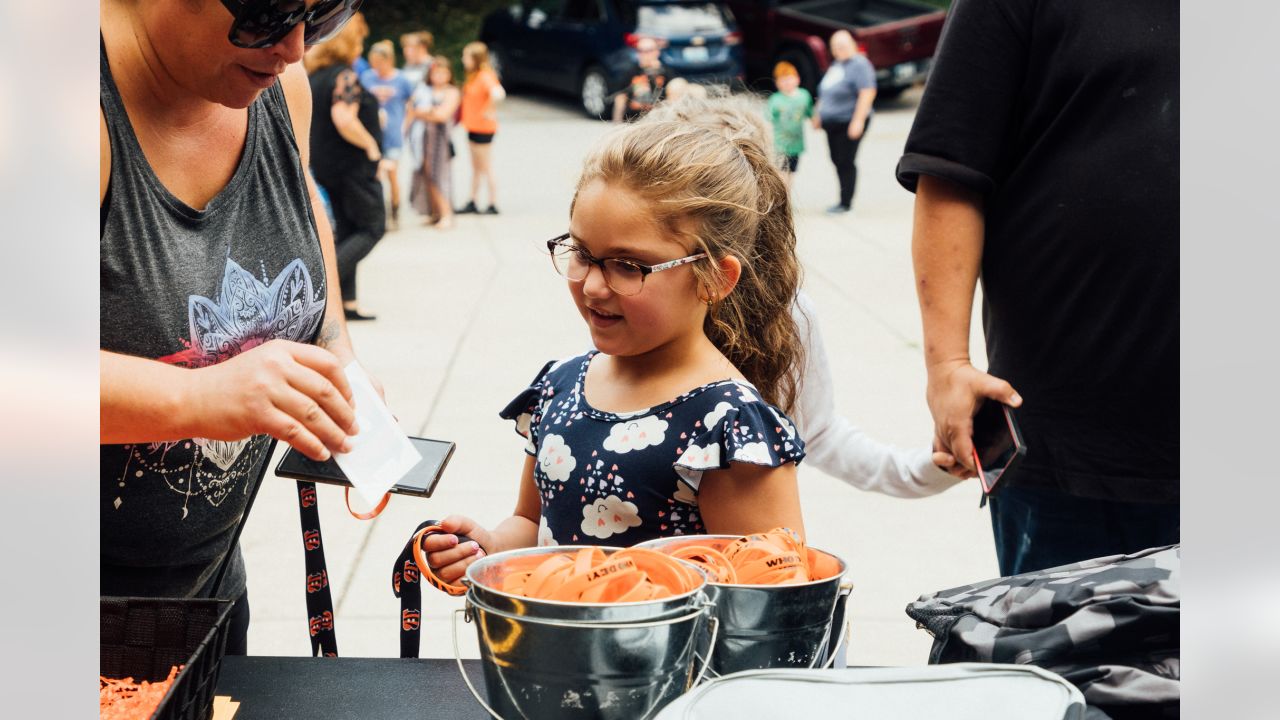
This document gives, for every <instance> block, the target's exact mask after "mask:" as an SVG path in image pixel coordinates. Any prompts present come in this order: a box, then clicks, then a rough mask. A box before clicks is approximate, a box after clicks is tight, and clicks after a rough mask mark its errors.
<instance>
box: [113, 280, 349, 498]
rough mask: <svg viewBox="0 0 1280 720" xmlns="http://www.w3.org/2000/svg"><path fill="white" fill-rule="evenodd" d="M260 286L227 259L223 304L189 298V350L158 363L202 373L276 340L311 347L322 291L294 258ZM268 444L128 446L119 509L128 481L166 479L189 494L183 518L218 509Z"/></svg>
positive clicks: (258, 439)
mask: <svg viewBox="0 0 1280 720" xmlns="http://www.w3.org/2000/svg"><path fill="white" fill-rule="evenodd" d="M263 275H264V277H263V279H262V280H259V279H258V278H256V277H254V276H253V275H251V274H250V273H249V272H248V271H246V270H244V269H243V268H242V267H240V265H239V264H237V263H236V262H235V261H234V260H232V259H230V258H227V264H226V268H225V269H224V271H223V276H222V286H221V288H220V290H219V293H218V297H217V298H206V297H201V296H199V295H192V296H190V297H189V298H188V300H187V314H188V317H189V321H190V337H189V338H179V342H181V343H182V345H183V346H184V347H185V348H186V349H185V350H182V351H179V352H176V353H173V354H171V355H167V356H165V357H161V358H158V359H159V360H160V361H161V362H165V363H169V364H170V365H177V366H180V367H186V368H193V369H194V368H202V367H207V366H209V365H214V364H216V363H219V362H222V361H225V360H227V359H230V358H232V357H234V356H236V355H239V354H240V353H242V352H245V351H246V350H251V349H253V348H255V347H257V346H259V345H261V344H263V343H265V342H267V341H269V340H272V339H274V338H284V339H289V340H295V341H299V342H305V341H306V340H307V339H309V338H311V337H312V336H314V335H315V332H316V329H317V328H318V327H319V324H320V320H321V318H322V316H323V314H324V293H323V292H320V291H317V290H316V288H315V287H314V286H313V285H312V282H311V274H310V273H309V272H308V271H307V267H306V265H305V264H304V263H303V261H302V260H301V259H295V260H293V261H292V262H291V263H289V265H288V266H286V267H285V269H284V270H283V271H281V272H280V274H279V275H277V276H276V277H275V279H274V280H269V279H267V278H266V274H265V272H264V273H263ZM267 445H268V437H267V436H265V435H255V436H253V437H250V438H245V439H242V440H236V441H232V442H229V441H225V440H209V439H205V438H190V439H186V440H177V441H172V442H156V443H147V444H133V445H125V446H124V449H125V450H126V451H127V453H128V457H127V459H126V461H125V465H124V470H123V471H122V473H121V475H120V479H119V483H118V486H117V496H116V499H115V501H114V502H113V505H114V506H115V508H116V509H117V510H119V509H120V508H121V507H123V506H124V505H125V503H126V501H127V497H126V496H127V494H128V484H129V483H130V482H134V481H137V482H153V481H155V480H157V479H158V480H162V481H163V482H164V483H165V486H166V487H168V488H169V490H171V491H173V492H175V493H178V494H180V495H184V496H185V498H184V502H183V505H182V517H183V518H184V519H185V518H186V517H187V514H188V510H189V505H190V502H191V499H192V497H195V498H197V499H203V500H205V501H207V502H208V503H209V504H210V505H212V506H214V507H217V506H218V505H221V504H222V501H223V500H225V499H226V497H227V496H228V495H229V494H230V493H231V492H232V491H233V490H235V489H236V488H237V486H239V487H240V490H241V492H248V489H249V488H248V485H249V483H247V482H245V483H241V482H240V481H241V480H242V479H243V478H245V477H247V476H249V475H250V474H251V473H252V472H253V470H254V469H255V468H257V467H258V463H259V462H260V461H261V460H262V459H263V458H262V455H263V453H264V452H265V450H266V448H267Z"/></svg>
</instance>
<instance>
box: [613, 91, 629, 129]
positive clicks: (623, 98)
mask: <svg viewBox="0 0 1280 720" xmlns="http://www.w3.org/2000/svg"><path fill="white" fill-rule="evenodd" d="M626 106H627V94H626V93H618V94H617V95H614V96H613V121H614V122H616V123H620V122H622V111H623V109H625V108H626Z"/></svg>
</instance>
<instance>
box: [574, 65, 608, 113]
mask: <svg viewBox="0 0 1280 720" xmlns="http://www.w3.org/2000/svg"><path fill="white" fill-rule="evenodd" d="M578 99H579V100H580V102H581V103H582V111H583V112H585V113H586V114H587V115H589V116H591V117H593V118H602V117H604V115H605V111H606V110H608V105H609V80H608V78H606V77H605V74H604V70H601V69H600V67H599V66H598V65H592V66H591V67H589V68H587V69H586V72H584V73H582V84H581V85H579V87H578Z"/></svg>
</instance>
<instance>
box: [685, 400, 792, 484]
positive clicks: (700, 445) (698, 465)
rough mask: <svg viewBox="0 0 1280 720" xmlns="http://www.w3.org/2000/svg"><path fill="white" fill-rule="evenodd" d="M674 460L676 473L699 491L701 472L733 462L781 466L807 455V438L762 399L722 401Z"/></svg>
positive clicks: (726, 467)
mask: <svg viewBox="0 0 1280 720" xmlns="http://www.w3.org/2000/svg"><path fill="white" fill-rule="evenodd" d="M702 427H703V428H705V429H704V430H703V431H702V432H701V433H699V434H697V435H695V436H693V437H692V438H691V439H690V440H689V444H688V445H687V446H686V447H685V448H684V451H683V452H682V453H681V454H680V458H679V459H678V460H676V461H675V463H674V467H675V471H676V473H677V474H679V475H680V477H681V478H683V479H684V480H685V482H687V483H688V484H689V486H690V487H692V488H693V490H694V491H697V489H698V485H699V484H700V483H701V482H702V473H703V472H705V471H707V470H725V469H728V468H729V466H730V464H731V463H750V464H752V465H763V466H766V467H779V466H781V465H784V464H786V463H789V462H791V463H797V464H799V462H800V461H801V460H802V459H803V458H804V441H803V440H802V439H801V438H800V436H799V435H798V434H797V433H796V429H795V424H794V423H792V422H791V419H790V418H789V417H787V415H786V413H783V412H782V411H781V410H778V409H777V408H775V407H773V406H772V405H770V404H768V403H766V402H763V401H752V402H743V403H741V404H737V405H734V404H731V403H727V402H722V403H720V404H719V405H717V406H716V407H715V408H714V409H713V410H711V411H710V412H708V413H707V414H706V416H705V417H704V418H703V420H702Z"/></svg>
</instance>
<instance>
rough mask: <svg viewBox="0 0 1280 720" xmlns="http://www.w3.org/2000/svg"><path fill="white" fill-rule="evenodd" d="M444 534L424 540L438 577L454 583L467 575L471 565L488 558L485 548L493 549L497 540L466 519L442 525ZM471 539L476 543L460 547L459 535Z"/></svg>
mask: <svg viewBox="0 0 1280 720" xmlns="http://www.w3.org/2000/svg"><path fill="white" fill-rule="evenodd" d="M440 528H441V529H442V530H444V531H445V532H444V533H439V534H434V535H428V536H427V537H426V538H424V539H423V540H422V549H423V550H425V551H426V552H427V563H428V564H429V565H431V571H432V572H433V573H435V575H436V577H438V578H440V579H441V580H444V581H445V582H448V583H452V582H454V581H456V580H457V579H458V578H460V577H462V576H463V575H466V574H467V568H468V567H469V566H470V565H471V563H473V562H475V561H476V560H479V559H480V558H482V557H484V556H485V550H484V548H486V547H488V548H489V549H491V550H492V549H493V548H492V543H493V538H492V535H490V533H489V531H488V530H485V529H484V528H482V527H480V525H479V524H477V523H476V521H475V520H472V519H471V518H469V517H465V516H462V515H450V516H449V517H447V518H445V519H444V520H441V521H440ZM454 533H458V534H462V535H466V536H468V537H470V538H471V539H472V540H473V541H474V542H468V543H463V544H461V545H459V544H458V535H456V534H454Z"/></svg>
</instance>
